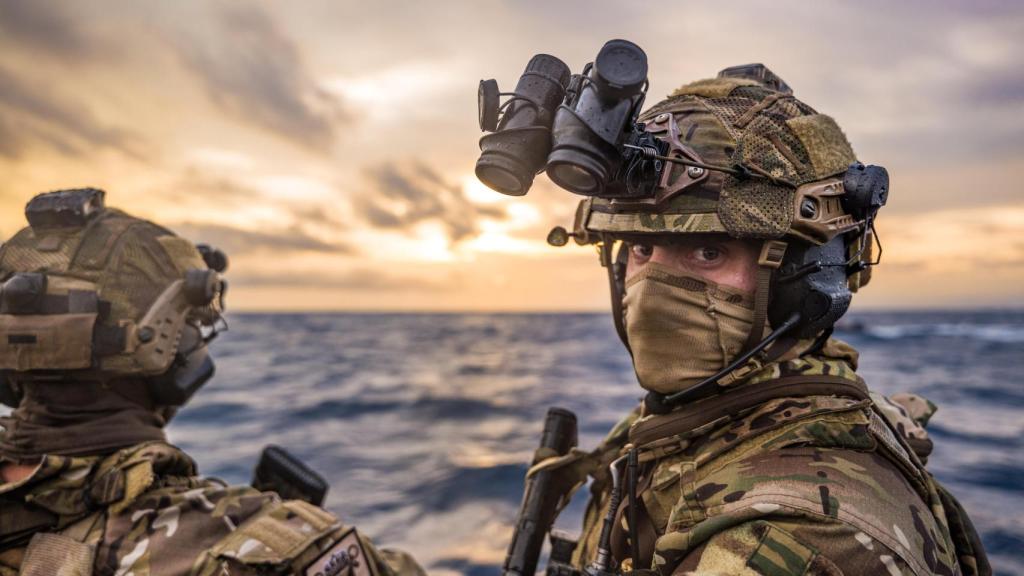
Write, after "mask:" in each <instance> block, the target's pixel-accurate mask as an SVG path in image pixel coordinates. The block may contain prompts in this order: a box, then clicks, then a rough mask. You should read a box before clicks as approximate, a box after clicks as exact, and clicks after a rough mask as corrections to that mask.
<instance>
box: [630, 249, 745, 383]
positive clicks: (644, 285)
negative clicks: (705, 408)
mask: <svg viewBox="0 0 1024 576" xmlns="http://www.w3.org/2000/svg"><path fill="white" fill-rule="evenodd" d="M623 303H624V305H625V325H626V333H627V335H628V337H629V344H630V347H631V349H632V352H633V365H634V367H635V368H636V374H637V377H638V379H639V380H640V385H641V386H643V387H644V388H645V389H647V390H651V391H654V392H658V393H661V394H670V393H673V392H679V391H681V390H685V389H687V388H689V387H690V386H693V385H694V384H697V383H698V382H701V381H702V380H704V379H705V378H708V377H709V376H712V375H714V374H715V373H716V372H718V371H719V370H721V369H722V368H723V367H724V366H725V365H726V364H728V363H729V361H730V360H732V359H733V358H735V357H736V356H737V355H738V354H739V352H740V348H741V347H742V346H743V343H744V341H745V340H746V338H747V335H748V334H749V333H750V329H751V323H752V320H753V314H754V311H753V298H752V296H751V295H750V294H747V293H744V292H742V291H740V290H737V289H735V288H730V287H727V286H721V285H718V284H715V283H713V282H711V281H709V280H706V279H704V278H701V277H698V276H693V275H688V274H683V273H680V272H677V271H674V270H672V269H671V268H669V267H667V266H663V265H661V264H658V263H654V262H650V263H648V264H646V265H644V267H643V268H642V269H640V270H639V271H638V272H637V273H636V274H634V275H633V276H632V277H630V278H629V279H628V280H627V281H626V296H625V298H624V300H623Z"/></svg>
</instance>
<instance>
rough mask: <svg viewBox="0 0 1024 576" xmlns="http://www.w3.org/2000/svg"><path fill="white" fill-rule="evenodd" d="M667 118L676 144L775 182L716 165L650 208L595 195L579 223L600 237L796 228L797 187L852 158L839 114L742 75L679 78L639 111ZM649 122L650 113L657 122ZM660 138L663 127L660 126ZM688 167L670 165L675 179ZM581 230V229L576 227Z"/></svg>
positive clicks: (745, 233) (776, 232)
mask: <svg viewBox="0 0 1024 576" xmlns="http://www.w3.org/2000/svg"><path fill="white" fill-rule="evenodd" d="M666 118H670V122H671V123H672V124H673V125H674V126H675V130H676V131H677V132H678V134H679V140H680V143H681V144H683V145H685V146H687V147H689V148H691V149H692V150H693V151H694V152H696V153H697V154H698V155H699V156H700V159H701V161H703V162H706V163H709V164H713V165H718V166H744V167H746V168H748V169H750V170H753V171H755V172H758V173H760V174H762V175H768V176H770V177H771V178H773V179H774V182H771V181H768V180H764V179H753V178H738V177H736V176H733V175H726V174H723V173H721V172H712V173H709V174H708V175H707V178H706V179H705V180H704V181H703V182H701V183H700V184H699V185H697V186H694V187H692V188H691V189H688V190H687V191H686V192H685V193H683V194H679V195H676V196H674V197H672V198H670V199H668V200H666V201H665V202H663V203H661V204H659V205H657V206H656V208H655V209H653V210H652V209H651V207H650V206H642V207H640V208H636V207H631V205H629V204H628V203H627V204H625V205H623V204H620V203H618V202H616V201H614V200H608V199H601V198H594V199H593V200H589V201H588V202H587V203H586V204H584V205H583V206H584V210H585V215H584V218H583V219H582V222H581V224H583V227H584V228H585V229H586V231H589V232H590V233H591V237H593V238H598V237H600V233H602V232H604V233H611V234H679V233H703V232H724V233H728V234H729V235H730V236H733V237H736V238H761V239H767V238H781V237H783V236H786V235H795V236H798V237H801V238H804V239H805V240H808V241H811V242H815V243H820V242H821V240H820V239H815V238H812V237H807V236H806V235H803V234H801V233H799V232H797V231H796V230H793V229H792V228H791V225H792V224H793V205H794V199H795V190H796V188H797V187H798V186H800V185H802V184H807V183H809V182H815V181H820V180H824V179H826V178H829V177H832V176H835V175H838V174H842V173H843V172H845V171H846V169H847V168H848V167H849V165H850V164H851V163H853V162H854V161H855V160H856V156H855V154H854V152H853V148H852V147H851V146H850V143H849V142H848V141H847V139H846V135H845V134H844V133H843V131H842V129H841V128H840V127H839V126H838V125H837V124H836V122H835V120H833V119H832V118H831V117H829V116H827V115H825V114H819V113H817V112H816V111H815V110H814V109H813V108H811V107H810V106H808V105H807V104H806V103H804V102H802V101H800V100H798V99H796V98H794V97H793V96H792V95H791V94H784V93H781V92H777V91H775V90H773V89H771V88H768V87H765V86H760V85H758V84H757V83H756V82H752V81H750V80H745V79H740V78H715V79H711V80H701V81H697V82H694V83H692V84H689V85H686V86H683V87H681V88H679V89H678V90H676V91H675V92H674V93H673V94H672V95H671V96H669V97H668V98H667V99H665V100H662V101H661V102H659V103H657V104H655V105H654V106H652V107H651V108H650V109H648V110H647V111H645V112H644V113H643V114H642V115H641V116H640V121H641V122H645V123H647V124H648V130H651V129H652V128H651V126H652V125H653V124H657V125H659V126H662V125H665V122H662V121H661V120H660V119H666ZM652 121H653V122H652ZM656 133H657V134H658V135H659V136H661V137H664V136H665V134H664V133H662V132H656ZM686 169H687V168H686V166H681V165H672V167H671V168H670V169H669V170H670V175H669V181H670V182H675V181H677V179H678V178H679V177H680V175H681V174H682V173H683V172H685V171H686ZM577 232H578V230H577Z"/></svg>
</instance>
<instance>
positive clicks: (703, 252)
mask: <svg viewBox="0 0 1024 576" xmlns="http://www.w3.org/2000/svg"><path fill="white" fill-rule="evenodd" d="M694 258H695V259H696V260H698V261H700V262H704V263H708V264H710V263H713V262H717V261H718V260H720V259H721V258H722V249H721V248H719V247H717V246H701V247H700V248H697V249H696V250H695V251H694Z"/></svg>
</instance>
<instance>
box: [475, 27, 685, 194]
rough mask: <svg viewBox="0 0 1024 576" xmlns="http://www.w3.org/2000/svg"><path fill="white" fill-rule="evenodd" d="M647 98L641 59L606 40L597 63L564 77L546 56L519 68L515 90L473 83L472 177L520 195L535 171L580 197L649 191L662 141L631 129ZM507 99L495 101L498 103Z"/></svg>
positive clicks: (561, 66)
mask: <svg viewBox="0 0 1024 576" xmlns="http://www.w3.org/2000/svg"><path fill="white" fill-rule="evenodd" d="M646 94H647V55H646V54H645V53H644V51H643V50H641V49H640V47H639V46H637V45H636V44H633V43H632V42H628V41H626V40H612V41H610V42H608V43H607V44H605V45H604V47H603V48H601V51H600V52H599V53H598V55H597V58H596V59H595V60H594V61H593V62H592V63H590V64H587V65H586V67H585V68H584V69H583V73H582V74H571V73H570V71H569V67H568V66H567V65H566V64H565V63H564V62H562V61H561V60H559V59H558V58H555V57H554V56H549V55H547V54H538V55H536V56H534V57H533V58H532V59H531V60H530V63H529V64H527V65H526V71H525V72H523V75H522V76H521V77H520V78H519V83H518V84H517V85H516V89H515V92H510V93H503V92H500V91H499V90H498V83H497V82H496V81H495V80H481V81H480V90H479V94H478V105H479V112H480V128H481V129H482V130H483V131H485V132H490V134H487V135H486V136H484V137H483V138H482V139H481V140H480V148H481V151H482V153H481V155H480V159H479V160H478V161H477V163H476V175H477V177H478V178H479V179H480V181H481V182H483V183H484V184H486V185H487V186H489V187H491V188H493V189H494V190H497V191H498V192H502V193H504V194H509V195H512V196H522V195H524V194H526V192H527V191H528V190H529V189H530V186H531V185H532V184H533V178H534V175H536V174H537V173H539V172H540V171H541V170H545V171H547V174H548V177H549V178H551V180H553V181H554V182H555V183H556V184H558V185H559V186H561V187H562V188H565V189H567V190H569V191H571V192H574V193H576V194H582V195H585V196H623V197H629V196H635V195H643V194H646V193H649V192H650V190H649V187H650V186H651V185H653V182H654V181H655V178H654V177H655V174H654V173H653V172H652V171H653V170H654V169H656V168H660V161H658V160H653V161H652V160H650V159H649V154H648V155H645V154H644V150H652V149H653V150H655V151H657V152H658V153H659V154H664V153H665V152H666V150H665V149H664V148H663V147H662V143H661V142H659V141H658V140H656V139H655V138H654V137H652V136H650V135H649V134H647V133H646V132H644V131H643V129H642V127H639V126H637V125H636V119H637V116H638V115H639V114H640V109H641V108H642V107H643V103H644V97H645V96H646ZM503 96H507V97H508V98H507V99H506V100H505V101H504V102H501V98H502V97H503Z"/></svg>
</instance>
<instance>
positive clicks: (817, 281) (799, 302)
mask: <svg viewBox="0 0 1024 576" xmlns="http://www.w3.org/2000/svg"><path fill="white" fill-rule="evenodd" d="M846 260H847V253H846V240H845V239H844V238H843V237H842V236H836V237H835V238H833V239H832V240H831V241H829V242H828V243H826V244H823V245H821V246H816V245H812V244H809V243H807V242H795V243H793V244H792V245H791V246H790V248H789V250H787V251H786V256H785V258H784V259H783V262H782V266H781V267H780V268H779V269H778V270H777V271H776V273H775V275H774V277H773V280H772V284H773V285H772V291H771V292H772V299H771V303H770V304H769V307H768V318H769V320H770V322H771V325H772V326H779V325H781V323H782V322H784V321H785V320H786V319H787V318H789V317H790V316H792V315H793V314H794V313H799V314H800V318H801V320H800V323H799V324H798V325H797V327H796V328H795V330H794V335H795V336H797V337H799V338H810V337H812V336H815V335H816V334H818V333H820V332H821V331H822V330H826V329H828V328H829V327H831V326H832V325H833V324H835V323H836V321H838V320H839V318H841V317H842V316H843V314H845V313H846V310H847V309H848V308H849V307H850V301H851V300H852V297H853V296H852V293H851V291H850V284H849V281H850V279H849V278H848V277H847V274H846Z"/></svg>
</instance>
